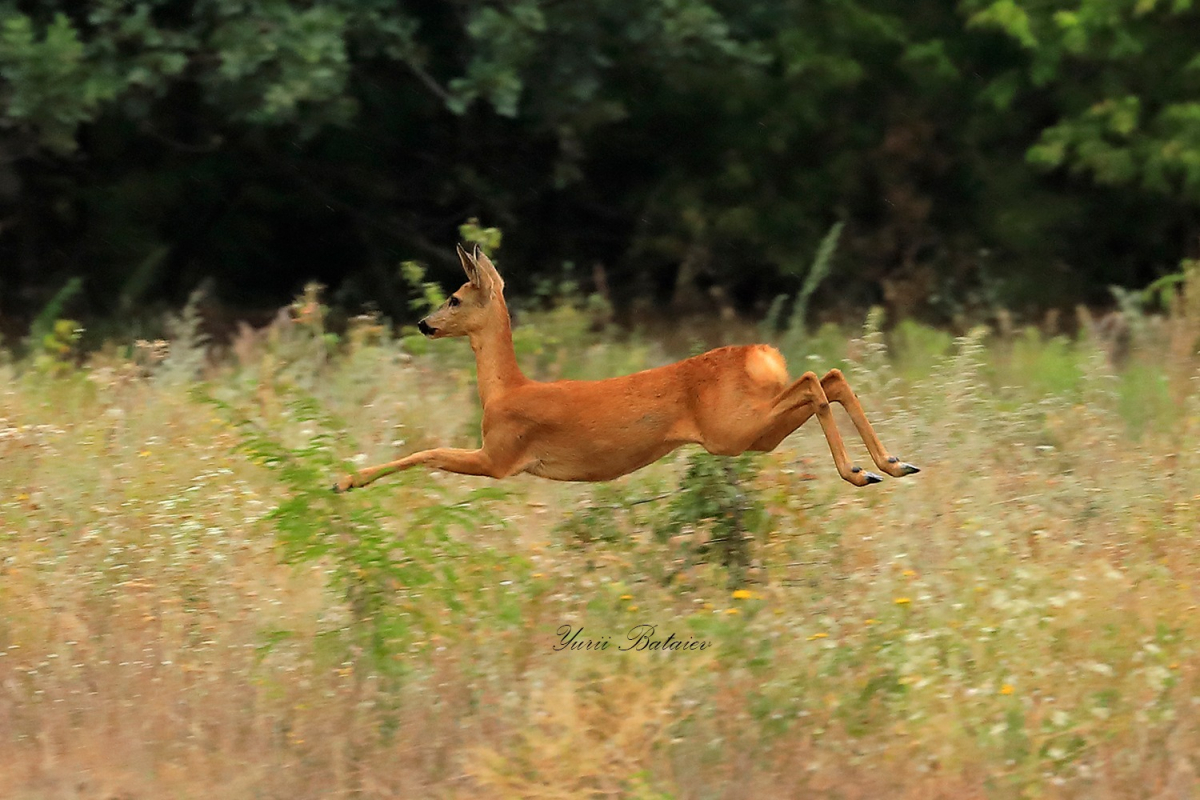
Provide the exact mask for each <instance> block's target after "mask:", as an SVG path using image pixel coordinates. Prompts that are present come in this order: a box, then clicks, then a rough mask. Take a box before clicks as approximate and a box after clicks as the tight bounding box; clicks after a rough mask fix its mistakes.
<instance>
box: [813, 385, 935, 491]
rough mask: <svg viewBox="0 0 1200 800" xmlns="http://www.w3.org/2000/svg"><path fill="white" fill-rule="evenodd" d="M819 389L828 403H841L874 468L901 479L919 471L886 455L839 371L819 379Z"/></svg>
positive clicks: (860, 406) (886, 452) (884, 449)
mask: <svg viewBox="0 0 1200 800" xmlns="http://www.w3.org/2000/svg"><path fill="white" fill-rule="evenodd" d="M821 388H822V389H824V390H825V396H826V397H828V398H829V399H830V401H832V402H834V403H841V404H842V407H843V408H845V409H846V413H847V414H849V415H850V420H851V422H853V423H854V427H855V428H857V429H858V435H859V436H861V437H862V440H863V444H865V445H866V446H867V451H868V452H869V453H870V454H871V460H872V461H874V462H875V466H877V467H879V469H880V470H882V471H883V472H885V473H887V474H888V475H891V476H892V477H893V478H903V477H904V476H905V475H912V474H914V473H917V472H920V471H921V470H920V469H918V468H917V467H914V466H913V465H912V464H908V463H905V462H903V461H901V460H900V459H898V458H896V457H895V456H892V455H889V454H888V451H887V448H885V447H884V446H883V442H881V441H879V437H878V436H877V435H876V434H875V429H874V428H872V427H871V422H870V420H868V419H867V415H866V413H865V412H864V411H863V407H862V405H861V404H860V403H859V402H858V397H856V396H855V394H854V390H853V389H851V388H850V384H849V383H847V382H846V376H845V375H843V374H842V371H841V370H837V369H831V370H829V372H828V373H827V374H826V375H825V377H824V378H821Z"/></svg>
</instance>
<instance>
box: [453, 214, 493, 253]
mask: <svg viewBox="0 0 1200 800" xmlns="http://www.w3.org/2000/svg"><path fill="white" fill-rule="evenodd" d="M458 235H459V238H461V239H462V240H463V241H464V242H470V243H471V244H477V245H479V246H480V247H482V248H483V252H485V253H487V254H488V256H489V257H491V256H494V255H495V254H496V251H497V250H499V249H500V243H501V241H502V240H503V239H504V233H503V232H502V231H501V230H500V229H499V228H485V227H483V226H482V225H480V224H479V220H477V219H475V218H474V217H471V218H470V219H469V220H467V221H466V222H464V223H463V224H462V225H459V226H458Z"/></svg>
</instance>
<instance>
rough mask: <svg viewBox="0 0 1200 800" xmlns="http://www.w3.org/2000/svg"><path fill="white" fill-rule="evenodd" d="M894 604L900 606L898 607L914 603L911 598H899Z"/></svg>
mask: <svg viewBox="0 0 1200 800" xmlns="http://www.w3.org/2000/svg"><path fill="white" fill-rule="evenodd" d="M892 602H893V603H895V604H896V605H898V606H906V605H908V604H909V603H911V602H912V598H909V597H897V598H896V599H895V600H893V601H892Z"/></svg>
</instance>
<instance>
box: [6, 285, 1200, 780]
mask: <svg viewBox="0 0 1200 800" xmlns="http://www.w3.org/2000/svg"><path fill="white" fill-rule="evenodd" d="M310 299H311V298H310ZM582 320H583V316H582V313H581V312H579V311H577V310H572V309H570V308H563V309H560V310H559V311H557V312H553V313H545V314H542V315H535V316H534V317H532V318H531V319H528V320H526V321H525V324H523V325H521V326H520V327H519V328H518V331H517V344H518V348H519V350H520V352H521V357H522V360H523V363H525V364H526V367H527V369H528V371H529V372H530V373H531V374H535V375H537V376H539V377H554V376H568V377H580V376H586V377H599V376H602V375H611V374H617V373H620V372H625V371H631V370H634V369H637V368H641V367H644V366H649V365H653V364H657V363H663V362H664V361H666V360H669V358H670V357H674V356H680V355H686V352H682V353H672V354H670V355H668V354H666V353H664V352H663V350H662V348H661V347H658V346H656V345H654V344H653V343H651V342H648V341H646V340H642V339H637V338H635V339H628V338H626V339H624V340H622V341H619V342H618V341H617V340H615V339H613V338H611V337H606V336H604V335H598V334H588V333H586V327H585V325H584V324H583V321H582ZM874 327H875V326H874V324H873V323H872V325H870V326H868V330H867V332H866V333H861V332H855V331H840V330H837V329H834V328H825V329H823V330H822V331H821V332H820V333H819V334H817V335H815V336H813V337H809V338H807V339H804V340H802V341H789V342H787V343H785V345H784V350H785V353H786V355H787V356H788V359H789V363H790V365H791V370H792V373H793V375H796V374H799V372H801V371H803V370H805V369H810V368H811V369H814V370H816V371H818V372H822V371H823V370H825V369H827V368H830V367H833V366H840V367H841V368H842V369H843V370H844V371H845V372H846V374H847V377H848V378H849V380H850V381H851V383H852V385H853V386H855V388H856V390H857V392H858V394H859V396H860V398H861V399H862V401H863V403H864V405H865V407H866V409H867V412H868V414H869V415H870V416H871V418H872V419H873V421H874V423H875V427H876V430H877V431H878V432H879V433H880V436H881V437H882V438H883V440H884V441H885V443H886V444H887V445H888V447H889V448H890V449H891V451H892V452H893V453H895V454H897V455H899V456H901V457H902V458H904V459H906V460H911V461H913V462H914V463H917V464H918V465H920V466H921V467H922V469H923V471H922V472H921V474H919V475H916V476H913V477H910V478H906V479H903V480H887V481H886V482H884V483H882V484H880V485H877V486H873V487H868V488H865V489H855V488H854V487H852V486H850V485H848V484H846V483H844V482H842V481H841V480H840V479H839V478H838V477H837V474H836V472H835V470H834V468H833V465H832V463H831V460H830V458H829V455H828V450H827V448H826V446H825V443H824V441H823V439H822V438H821V434H820V430H819V427H818V426H817V425H816V424H815V423H814V424H811V425H809V426H806V427H805V428H803V429H801V430H800V431H799V432H797V433H796V434H794V435H793V436H792V437H790V438H789V439H788V440H786V441H785V442H784V444H783V445H782V446H781V447H780V448H779V449H778V450H777V451H776V452H774V453H771V454H767V455H763V456H759V457H757V458H755V459H753V460H752V461H743V462H738V471H736V472H735V473H734V474H735V476H736V475H740V476H741V477H740V478H739V479H738V482H737V484H736V486H735V489H736V493H737V494H738V496H739V497H740V498H741V500H739V502H741V503H742V504H743V505H742V506H741V507H742V508H745V509H749V510H753V512H754V513H753V514H750V513H749V511H748V516H747V519H746V520H743V521H742V522H741V523H740V524H741V526H742V528H744V529H745V530H747V531H748V532H749V533H750V534H752V535H753V537H754V540H753V542H752V543H750V546H749V554H750V558H751V563H750V564H749V565H748V566H747V568H746V569H744V570H743V569H730V568H727V567H726V566H724V565H723V564H722V563H721V558H720V557H719V556H720V553H721V552H725V551H722V550H721V548H719V547H716V546H714V544H713V542H712V541H709V537H711V536H712V531H713V530H716V529H717V528H719V527H720V525H721V524H722V521H721V520H720V519H718V520H716V521H715V522H713V521H709V522H705V521H704V519H703V515H702V514H700V513H699V512H698V511H697V510H696V507H695V504H693V505H688V504H687V503H684V502H681V501H679V500H678V498H680V497H683V496H684V495H685V494H686V490H687V488H688V487H687V486H686V485H685V486H684V490H685V491H684V492H683V493H680V492H679V491H678V490H679V487H680V485H681V478H682V477H683V475H684V472H685V469H687V466H688V463H689V458H690V457H691V455H692V454H691V453H690V452H688V451H681V452H680V453H677V454H676V455H674V456H672V457H669V458H667V459H665V460H664V461H662V462H660V463H658V464H655V465H653V466H652V467H650V468H648V469H646V470H643V471H642V472H639V473H635V474H634V475H632V476H630V477H628V478H625V479H622V480H620V481H617V482H615V483H613V484H610V485H600V486H592V485H574V484H557V483H553V482H549V481H541V480H539V479H536V478H532V477H527V476H521V477H518V478H514V479H511V480H507V481H503V482H499V483H497V482H493V481H490V480H487V479H478V478H466V477H460V476H455V475H445V474H431V473H427V472H417V471H413V472H409V473H406V474H403V475H397V476H393V477H390V478H387V479H385V480H383V481H381V482H380V483H378V484H375V485H374V486H372V487H370V488H369V489H366V490H363V491H358V492H353V493H350V494H348V495H342V496H335V495H332V494H330V493H329V492H328V491H327V487H328V485H329V484H330V483H332V481H333V479H334V478H336V477H337V476H338V475H339V474H341V473H342V471H343V470H344V469H345V466H346V462H347V461H350V462H357V463H374V462H376V461H380V460H385V459H388V458H391V457H394V455H393V454H396V453H406V452H412V451H415V450H416V449H419V448H422V447H426V446H430V445H434V444H438V445H458V446H465V445H469V444H470V443H471V442H473V441H475V437H477V431H478V421H479V411H478V402H477V399H476V397H475V396H474V394H473V391H474V390H473V383H472V381H473V368H472V364H471V361H470V349H469V348H468V347H467V345H466V344H465V343H464V342H461V341H457V342H454V341H451V342H435V343H426V342H423V341H415V340H412V339H408V338H403V337H394V336H393V335H392V334H390V333H389V332H388V331H387V330H385V329H384V328H383V327H382V326H380V325H378V324H376V323H375V322H373V321H371V320H358V321H355V322H354V323H353V324H352V325H351V327H350V329H349V331H348V332H347V333H346V334H345V335H343V336H341V337H333V336H332V335H330V334H328V333H327V332H326V331H325V328H324V322H323V318H322V313H321V310H320V309H319V308H318V307H317V306H315V305H314V304H313V303H311V302H310V303H307V304H304V303H301V304H298V305H297V306H296V308H295V309H294V310H293V313H292V319H291V321H290V322H280V323H278V324H276V325H275V326H274V327H273V328H272V329H271V330H269V331H267V332H265V333H262V334H259V335H257V336H251V335H248V334H247V335H244V336H242V337H241V338H239V339H238V340H236V341H235V343H234V346H233V347H232V348H231V349H229V351H228V352H225V353H224V354H217V355H215V356H213V357H212V358H209V359H206V358H205V354H204V351H203V350H202V348H201V347H200V343H199V341H198V339H197V336H196V335H195V330H194V327H190V326H189V324H188V323H187V321H186V320H185V321H184V322H182V323H180V324H177V325H176V330H177V333H178V336H177V338H176V340H175V341H173V342H172V343H171V345H170V347H169V348H164V347H163V346H161V345H159V346H155V345H153V344H143V345H140V346H136V347H135V346H132V345H130V344H129V343H127V342H126V343H122V342H117V343H114V344H110V345H108V346H106V347H104V348H102V349H100V350H99V351H97V352H94V353H93V354H91V355H90V356H88V358H87V359H86V363H85V364H84V365H82V366H79V365H78V364H76V363H75V361H74V360H73V358H74V356H73V354H72V352H71V348H72V346H73V333H72V332H71V330H70V326H69V325H68V326H65V327H63V328H61V329H59V330H58V331H57V332H56V333H54V332H52V333H50V334H48V336H49V338H48V339H47V340H46V341H44V342H43V343H42V344H41V345H39V346H38V347H36V348H35V350H36V351H37V352H35V353H32V354H30V355H28V356H26V357H23V358H22V360H20V361H14V360H11V359H10V360H9V361H8V362H0V796H2V797H4V798H12V800H24V799H26V798H76V797H78V798H109V799H111V800H116V798H122V799H123V800H130V799H132V798H163V797H172V798H176V797H177V798H214V797H220V798H308V797H338V796H354V797H406V798H424V797H442V798H493V797H496V798H501V797H504V798H535V797H536V798H580V797H625V798H645V799H647V800H648V799H649V798H655V799H665V798H743V797H745V798H750V797H754V798H801V797H822V798H824V797H830V798H885V797H886V798H892V797H896V798H903V797H921V798H933V797H941V798H975V797H989V798H992V797H994V798H1017V797H1072V798H1126V797H1129V798H1132V797H1138V798H1185V797H1192V796H1194V795H1195V793H1196V792H1197V791H1198V790H1200V773H1198V770H1200V763H1197V760H1196V759H1197V756H1196V753H1197V752H1200V660H1198V659H1197V642H1198V640H1200V614H1198V612H1197V604H1198V603H1200V550H1198V549H1197V546H1196V545H1197V531H1198V530H1200V469H1197V468H1198V467H1200V392H1198V391H1197V367H1198V362H1197V359H1196V356H1195V353H1196V344H1197V340H1198V339H1197V337H1198V335H1200V313H1195V311H1194V310H1193V311H1191V312H1188V311H1187V310H1186V309H1185V308H1184V307H1183V305H1178V306H1177V308H1176V310H1175V312H1174V313H1172V314H1170V315H1169V316H1166V317H1163V318H1158V319H1155V318H1148V317H1146V318H1142V317H1138V318H1135V319H1132V320H1131V321H1130V325H1129V331H1130V332H1129V340H1128V346H1127V347H1123V348H1120V350H1121V352H1120V353H1117V354H1116V355H1115V356H1114V355H1113V353H1112V349H1111V348H1106V347H1105V346H1103V343H1101V342H1098V341H1094V340H1093V339H1091V338H1089V337H1088V336H1083V337H1081V338H1079V339H1077V340H1069V339H1066V338H1054V337H1049V336H1046V335H1043V334H1041V333H1038V332H1037V331H1033V330H1029V331H1025V330H1016V331H1009V330H976V331H975V332H973V333H972V334H970V335H968V336H966V337H963V338H960V339H957V340H956V339H953V338H952V337H950V336H949V335H948V334H945V333H941V332H938V331H934V330H931V329H928V328H923V327H920V326H918V325H914V324H901V325H899V326H897V327H896V328H895V329H893V330H892V331H890V332H889V334H888V335H887V336H886V337H885V336H882V335H881V334H879V333H877V332H876V331H875V330H874ZM836 413H837V414H838V416H839V420H840V421H841V422H842V423H843V424H842V427H843V432H844V434H845V435H846V439H847V442H848V444H849V445H850V446H851V448H852V452H853V453H854V454H855V455H856V457H857V458H858V459H859V460H860V463H863V464H864V465H866V464H867V459H866V455H865V452H864V448H863V447H862V445H861V443H860V442H859V441H858V439H857V437H854V436H852V435H851V434H852V428H851V426H850V425H849V424H848V420H847V418H846V417H845V416H844V414H843V413H842V412H841V411H840V409H839V410H837V411H836ZM695 463H697V464H700V465H701V466H703V464H704V462H703V460H700V461H697V462H695ZM693 488H694V487H693ZM694 494H695V493H694V492H693V495H694ZM661 495H665V496H663V497H660V496H661ZM652 498H657V499H652ZM643 500H648V501H649V502H639V501H643ZM637 625H653V626H655V634H654V636H655V638H659V639H662V638H665V637H667V636H668V635H671V634H673V635H674V638H675V639H676V640H683V641H685V642H686V641H695V642H701V643H704V645H705V647H704V649H703V650H700V649H693V650H688V651H682V650H662V649H655V650H651V649H648V648H647V649H627V650H624V651H622V649H621V648H622V647H625V646H627V645H628V644H629V643H628V642H627V641H626V636H627V634H628V632H629V631H630V630H631V629H633V628H634V627H635V626H637ZM564 626H567V628H566V629H564ZM578 628H582V629H583V632H582V633H581V634H579V636H578V638H577V639H576V640H575V641H577V642H579V641H583V640H585V639H592V640H595V641H597V642H599V641H605V640H606V637H607V641H609V642H610V645H609V647H608V648H607V649H605V650H572V649H570V648H567V649H557V650H556V646H557V645H560V644H561V636H562V635H563V631H564V630H567V629H569V630H572V631H574V630H575V629H578Z"/></svg>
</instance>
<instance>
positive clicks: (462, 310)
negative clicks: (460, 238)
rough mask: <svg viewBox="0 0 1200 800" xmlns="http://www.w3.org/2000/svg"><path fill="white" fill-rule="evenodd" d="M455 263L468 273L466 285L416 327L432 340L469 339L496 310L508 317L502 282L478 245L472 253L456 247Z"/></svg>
mask: <svg viewBox="0 0 1200 800" xmlns="http://www.w3.org/2000/svg"><path fill="white" fill-rule="evenodd" d="M458 260H459V261H460V262H461V263H462V268H463V272H465V273H467V282H466V283H464V284H463V285H462V286H460V287H459V288H458V291H456V292H455V293H454V294H452V295H450V297H449V299H447V300H446V302H445V303H442V305H441V306H439V307H438V309H437V310H436V311H434V312H433V313H432V314H430V315H429V316H427V317H425V319H423V320H421V321H420V322H418V323H417V329H418V330H419V331H421V333H423V334H425V335H426V336H428V337H429V338H431V339H441V338H444V337H447V336H470V335H471V334H472V333H476V332H478V331H480V330H482V329H483V328H484V327H485V326H486V325H487V324H488V322H489V320H491V319H492V318H493V317H494V316H495V314H496V311H497V310H500V311H501V312H502V313H503V314H504V315H505V316H506V317H507V313H508V311H507V309H506V308H505V307H504V279H503V278H501V277H500V273H499V272H497V271H496V266H495V265H494V264H492V261H491V259H490V258H488V257H487V256H486V255H485V254H484V253H483V251H482V250H480V249H479V245H475V248H474V251H473V252H471V253H467V251H466V250H464V249H463V247H462V245H459V246H458Z"/></svg>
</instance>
